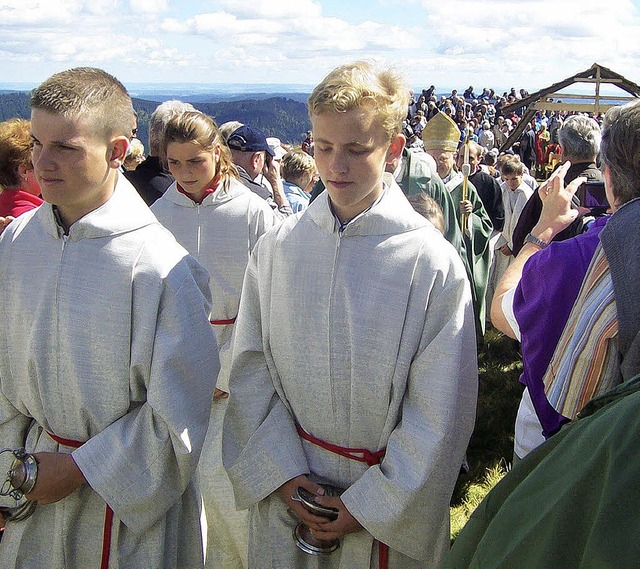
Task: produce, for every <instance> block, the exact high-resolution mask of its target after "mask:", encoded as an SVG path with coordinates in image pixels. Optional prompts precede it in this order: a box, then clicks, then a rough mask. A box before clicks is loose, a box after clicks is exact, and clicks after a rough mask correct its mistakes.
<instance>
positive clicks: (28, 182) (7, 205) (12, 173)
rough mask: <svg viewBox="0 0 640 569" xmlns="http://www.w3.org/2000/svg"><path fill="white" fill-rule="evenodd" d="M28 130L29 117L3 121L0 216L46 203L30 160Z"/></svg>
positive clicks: (0, 154)
mask: <svg viewBox="0 0 640 569" xmlns="http://www.w3.org/2000/svg"><path fill="white" fill-rule="evenodd" d="M29 133H30V124H29V121H27V120H24V119H10V120H8V121H4V122H2V123H0V218H3V217H18V216H19V215H21V214H23V213H25V212H26V211H29V210H31V209H34V208H36V207H38V206H39V205H40V204H41V203H43V201H42V199H40V197H39V196H40V186H39V185H38V181H37V180H36V176H35V173H34V171H33V166H32V164H31V137H30V134H29ZM0 228H2V223H0ZM0 230H1V229H0Z"/></svg>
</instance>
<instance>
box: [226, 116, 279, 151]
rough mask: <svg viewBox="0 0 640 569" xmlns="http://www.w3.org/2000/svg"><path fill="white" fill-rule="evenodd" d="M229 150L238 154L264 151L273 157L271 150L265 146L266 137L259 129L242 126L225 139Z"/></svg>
mask: <svg viewBox="0 0 640 569" xmlns="http://www.w3.org/2000/svg"><path fill="white" fill-rule="evenodd" d="M227 144H228V146H229V148H233V149H234V150H239V151H240V152H259V151H260V150H265V151H266V152H268V153H269V154H270V155H271V156H275V153H274V151H273V149H272V148H271V147H270V146H269V145H268V144H267V137H266V136H265V135H264V132H262V131H261V130H260V129H259V128H254V127H252V126H249V125H246V124H245V125H243V126H241V127H240V128H238V129H236V130H234V131H233V132H232V133H231V135H230V136H229V138H228V139H227Z"/></svg>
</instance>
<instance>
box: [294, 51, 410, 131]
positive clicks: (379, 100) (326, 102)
mask: <svg viewBox="0 0 640 569" xmlns="http://www.w3.org/2000/svg"><path fill="white" fill-rule="evenodd" d="M409 100H410V99H409V88H408V87H407V85H406V84H405V82H404V81H403V80H402V78H401V77H400V76H399V75H398V74H397V73H396V72H395V71H393V70H391V69H380V68H377V67H376V66H374V65H373V64H371V63H369V62H366V61H356V62H354V63H348V64H346V65H341V66H340V67H337V68H336V69H334V70H333V71H331V73H329V75H327V76H326V77H325V78H324V79H323V80H322V82H321V83H320V84H319V85H318V86H317V87H316V88H315V89H314V90H313V92H312V93H311V96H310V97H309V100H308V103H307V105H308V108H309V116H310V117H313V116H314V115H319V114H320V113H323V112H327V111H328V112H333V113H345V112H347V111H350V110H352V109H359V108H362V107H365V106H366V107H369V108H371V109H373V110H374V111H375V113H376V114H377V116H378V118H379V120H380V123H381V126H382V127H383V129H384V132H385V134H386V137H387V139H388V140H389V141H391V139H393V138H394V137H395V136H397V135H398V134H400V133H401V132H402V121H403V119H404V118H405V117H406V116H407V108H408V106H409Z"/></svg>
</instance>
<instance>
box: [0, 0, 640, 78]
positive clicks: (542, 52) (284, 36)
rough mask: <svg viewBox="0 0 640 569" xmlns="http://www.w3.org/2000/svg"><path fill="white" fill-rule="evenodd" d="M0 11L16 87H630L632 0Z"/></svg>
mask: <svg viewBox="0 0 640 569" xmlns="http://www.w3.org/2000/svg"><path fill="white" fill-rule="evenodd" d="M195 6H198V7H200V8H201V10H200V11H199V12H197V11H195V10H196V9H195ZM0 14H1V15H2V17H1V18H0V77H11V78H12V79H14V78H15V80H20V79H24V78H27V76H26V74H27V73H28V72H29V73H31V74H32V75H33V74H37V77H36V78H35V79H36V80H39V79H41V78H42V76H43V75H44V76H46V75H47V74H49V73H50V71H51V67H53V66H54V65H55V68H56V69H55V70H58V69H59V67H60V65H65V66H71V65H78V64H82V65H91V64H95V65H104V66H109V65H110V66H112V67H115V68H116V69H117V70H119V75H120V74H122V75H123V78H125V77H127V76H128V77H131V78H132V80H135V81H139V80H140V81H142V80H156V81H166V82H170V81H175V80H180V81H204V82H207V81H215V82H217V81H220V82H224V81H231V82H243V81H247V82H259V81H266V82H270V83H273V82H285V83H288V82H303V83H315V82H316V81H318V80H320V79H321V78H322V76H323V75H324V74H325V73H326V72H327V71H328V70H329V69H330V68H331V67H333V66H335V65H337V64H339V63H344V62H345V61H347V60H352V59H356V58H369V59H378V60H383V61H386V62H389V63H392V64H394V65H395V66H396V67H399V68H401V69H404V70H405V75H407V76H408V77H409V78H410V79H411V81H412V84H413V86H414V87H418V86H420V84H421V83H424V84H431V83H435V84H436V85H438V84H439V85H440V86H446V87H449V88H450V87H453V86H457V87H461V86H464V87H466V86H467V85H468V84H469V83H474V84H475V83H478V88H481V87H482V86H484V85H481V83H486V84H487V86H494V87H496V88H504V87H506V88H508V87H511V86H515V87H520V86H524V87H526V88H528V89H529V90H534V89H536V88H540V87H544V86H547V85H549V84H551V83H553V82H556V81H559V80H561V79H564V78H565V77H568V76H570V75H573V74H575V73H577V72H578V71H583V70H585V69H587V68H589V67H590V66H591V64H592V63H594V62H597V63H600V64H602V65H605V66H607V67H610V68H611V69H613V70H615V71H618V72H620V73H622V74H624V75H625V76H627V77H629V79H632V80H635V81H636V82H638V79H639V78H640V42H638V41H637V38H638V37H639V36H640V14H639V12H638V9H637V8H636V6H635V4H634V2H632V1H631V0H609V1H608V2H607V4H606V6H603V5H601V4H597V3H596V2H595V1H594V0H563V1H559V0H519V1H518V0H491V1H489V2H485V3H483V4H478V3H477V1H476V0H450V1H448V2H434V1H432V0H368V1H365V0H353V1H352V2H349V3H345V4H344V12H341V9H340V7H339V5H338V3H337V1H336V0H332V2H331V4H330V3H329V0H254V2H252V3H249V2H247V1H246V0H208V1H202V2H177V1H176V2H169V0H0ZM25 62H27V63H28V64H25ZM51 62H53V63H51ZM36 64H37V65H36ZM28 79H31V77H29V78H28ZM5 80H6V79H5ZM464 83H466V84H467V85H463V84H464Z"/></svg>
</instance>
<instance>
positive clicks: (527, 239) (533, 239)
mask: <svg viewBox="0 0 640 569" xmlns="http://www.w3.org/2000/svg"><path fill="white" fill-rule="evenodd" d="M524 242H525V243H533V244H534V245H537V246H538V247H540V249H544V248H545V247H547V246H548V245H549V243H547V242H545V241H543V240H542V239H538V238H537V237H534V236H533V235H531V233H529V234H527V236H526V237H525V238H524Z"/></svg>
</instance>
